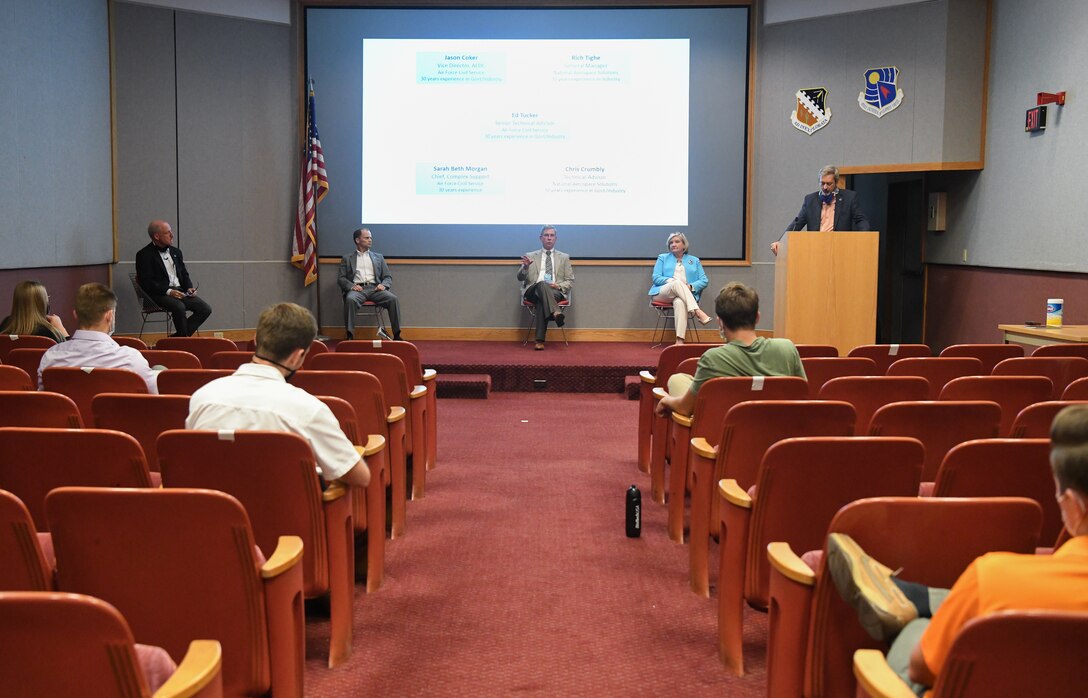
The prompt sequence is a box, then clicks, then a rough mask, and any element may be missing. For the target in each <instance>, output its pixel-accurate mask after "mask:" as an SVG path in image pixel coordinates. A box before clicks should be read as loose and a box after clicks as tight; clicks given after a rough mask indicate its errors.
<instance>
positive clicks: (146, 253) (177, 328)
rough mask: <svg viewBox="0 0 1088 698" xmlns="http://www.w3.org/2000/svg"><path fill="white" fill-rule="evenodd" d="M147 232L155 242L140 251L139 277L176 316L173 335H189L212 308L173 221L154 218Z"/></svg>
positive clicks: (145, 287)
mask: <svg viewBox="0 0 1088 698" xmlns="http://www.w3.org/2000/svg"><path fill="white" fill-rule="evenodd" d="M147 235H148V237H150V238H151V242H150V243H148V245H147V246H146V247H143V248H141V249H140V251H139V252H137V253H136V280H137V282H139V284H140V288H142V289H143V290H144V291H145V292H146V293H147V295H149V296H151V298H152V299H153V300H154V301H155V302H156V303H158V304H159V306H160V307H161V308H163V309H164V310H166V311H167V312H169V313H170V315H171V316H172V317H173V318H174V334H173V336H175V337H189V336H191V335H192V334H193V333H194V332H196V331H197V328H199V327H200V325H201V324H202V323H203V322H204V321H205V320H207V319H208V316H209V315H211V314H212V307H211V306H210V305H208V304H207V303H205V302H204V300H203V299H201V298H198V297H197V295H196V286H194V285H193V281H192V279H190V278H189V270H188V269H186V268H185V259H184V258H183V257H182V255H181V250H179V249H178V248H176V247H174V231H173V230H172V229H171V228H170V224H169V223H167V222H166V221H151V223H150V224H148V226H147ZM186 313H191V314H190V315H188V316H186Z"/></svg>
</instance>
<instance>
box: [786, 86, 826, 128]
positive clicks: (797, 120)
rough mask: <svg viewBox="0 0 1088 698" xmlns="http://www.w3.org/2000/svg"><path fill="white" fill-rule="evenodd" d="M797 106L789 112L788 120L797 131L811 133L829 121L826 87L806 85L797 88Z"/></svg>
mask: <svg viewBox="0 0 1088 698" xmlns="http://www.w3.org/2000/svg"><path fill="white" fill-rule="evenodd" d="M796 97H797V108H796V109H794V110H793V113H791V114H790V121H791V122H793V126H794V128H796V129H797V130H798V131H804V132H805V133H807V134H808V135H810V136H811V135H812V134H814V133H816V132H817V131H819V130H820V129H822V128H823V127H824V126H827V122H829V121H831V108H830V107H828V106H827V88H826V87H806V88H804V89H801V90H797V94H796Z"/></svg>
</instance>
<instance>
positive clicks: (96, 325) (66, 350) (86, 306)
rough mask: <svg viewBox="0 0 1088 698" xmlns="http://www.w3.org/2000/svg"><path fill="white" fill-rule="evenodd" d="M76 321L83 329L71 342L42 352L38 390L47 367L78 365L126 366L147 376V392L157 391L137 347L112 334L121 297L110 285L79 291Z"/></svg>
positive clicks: (129, 369) (78, 331) (148, 368)
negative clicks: (123, 344) (118, 296)
mask: <svg viewBox="0 0 1088 698" xmlns="http://www.w3.org/2000/svg"><path fill="white" fill-rule="evenodd" d="M75 313H76V322H78V323H79V329H78V330H76V331H75V332H73V333H72V336H71V337H69V338H68V341H67V342H62V343H61V344H58V345H56V346H53V347H49V350H48V351H46V352H45V354H43V355H42V360H41V363H39V364H38V389H39V390H40V389H41V387H42V371H44V370H45V369H47V368H56V367H64V366H75V367H78V368H123V369H125V370H126V371H132V372H133V373H135V374H137V375H139V376H140V378H143V379H144V382H145V383H147V392H149V393H157V392H159V389H158V387H157V386H156V384H155V376H156V374H155V372H154V371H152V370H151V366H150V365H149V364H148V363H147V359H145V358H144V356H143V354H141V353H140V352H139V351H137V350H136V349H133V348H132V347H123V346H121V345H120V344H118V343H117V342H116V341H115V340H114V338H113V337H111V336H110V334H112V333H113V328H114V327H115V326H116V324H117V296H116V294H114V292H113V291H111V290H110V289H109V288H108V287H107V286H103V285H102V284H98V283H91V284H83V285H82V286H80V287H79V290H78V291H76V307H75Z"/></svg>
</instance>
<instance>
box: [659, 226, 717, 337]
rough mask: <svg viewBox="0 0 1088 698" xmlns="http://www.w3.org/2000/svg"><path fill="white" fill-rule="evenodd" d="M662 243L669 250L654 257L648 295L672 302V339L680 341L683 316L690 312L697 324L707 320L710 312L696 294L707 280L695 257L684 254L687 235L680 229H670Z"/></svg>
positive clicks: (683, 324) (686, 250)
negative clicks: (655, 260)
mask: <svg viewBox="0 0 1088 698" xmlns="http://www.w3.org/2000/svg"><path fill="white" fill-rule="evenodd" d="M665 246H666V247H668V248H669V251H668V252H665V253H664V254H661V255H658V257H657V264H655V265H654V277H653V279H654V285H653V286H651V287H650V294H649V295H650V296H651V297H652V298H653V300H655V301H659V302H664V303H672V313H673V327H674V328H675V329H676V343H677V344H683V343H684V333H685V332H686V331H687V329H688V322H687V318H689V317H692V316H694V317H695V319H696V320H698V321H699V324H701V325H705V324H707V323H708V322H710V316H709V315H707V314H706V313H704V312H703V309H702V308H700V307H699V296H700V295H702V293H703V289H704V288H706V285H707V284H708V283H710V280H709V279H707V278H706V272H704V271H703V265H702V263H701V262H699V258H698V257H693V256H692V255H690V254H688V239H687V237H686V236H685V235H684V234H683V233H679V232H678V233H671V234H670V235H669V237H668V238H667V239H666V240H665Z"/></svg>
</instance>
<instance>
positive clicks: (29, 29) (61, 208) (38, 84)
mask: <svg viewBox="0 0 1088 698" xmlns="http://www.w3.org/2000/svg"><path fill="white" fill-rule="evenodd" d="M0 47H2V48H0V58H2V59H3V60H2V64H3V66H4V70H3V71H2V72H0V132H3V133H4V134H5V137H4V138H3V139H0V162H2V163H4V168H3V172H2V173H0V211H3V214H2V215H3V217H2V218H0V221H2V224H0V259H2V260H3V261H2V262H0V264H2V265H3V266H4V267H5V268H25V267H52V266H63V265H80V264H101V263H105V262H110V261H112V257H113V244H112V240H113V225H112V215H113V214H112V183H111V179H112V174H111V170H112V164H111V162H110V103H109V27H108V14H107V6H106V3H105V1H104V0H100V1H99V2H87V1H86V0H8V1H7V2H4V3H3V4H2V7H0Z"/></svg>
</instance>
